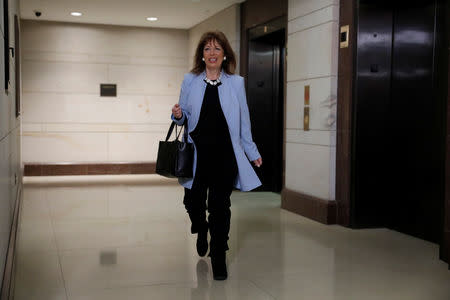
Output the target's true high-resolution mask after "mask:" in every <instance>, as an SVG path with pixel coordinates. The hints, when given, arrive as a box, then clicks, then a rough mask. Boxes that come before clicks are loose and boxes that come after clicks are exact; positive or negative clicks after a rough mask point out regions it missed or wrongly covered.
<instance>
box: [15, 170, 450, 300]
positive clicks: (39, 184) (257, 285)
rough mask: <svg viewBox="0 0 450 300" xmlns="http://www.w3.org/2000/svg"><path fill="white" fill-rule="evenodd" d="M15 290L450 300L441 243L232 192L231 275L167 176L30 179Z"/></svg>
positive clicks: (98, 296) (78, 296) (22, 294)
mask: <svg viewBox="0 0 450 300" xmlns="http://www.w3.org/2000/svg"><path fill="white" fill-rule="evenodd" d="M24 182H25V183H24V190H23V200H22V210H21V217H20V225H19V237H18V251H17V269H16V280H15V298H14V299H16V300H24V299H26V300H35V299H42V300H44V299H45V300H53V299H55V300H56V299H58V300H59V299H62V300H63V299H66V300H88V299H95V300H103V299H108V300H116V299H117V300H118V299H127V300H135V299H142V300H143V299H146V300H148V299H158V300H159V299H171V300H175V299H176V300H179V299H202V300H203V299H205V300H206V299H252V300H259V299H295V300H297V299H307V300H311V299H319V300H331V299H334V300H337V299H339V300H371V299H382V300H394V299H395V300H400V299H407V300H416V299H417V300H419V299H420V300H428V299H429V300H448V299H450V272H449V271H448V270H447V264H446V263H444V262H443V261H440V260H439V258H438V252H439V251H438V246H437V245H435V244H432V243H429V242H426V241H423V240H419V239H416V238H414V237H411V236H408V235H404V234H401V233H398V232H395V231H391V230H387V229H364V230H351V229H348V228H344V227H341V226H337V225H332V226H327V225H322V224H320V223H317V222H314V221H311V220H309V219H306V218H304V217H302V216H299V215H296V214H293V213H291V212H288V211H285V210H282V209H280V195H278V194H274V193H266V192H252V193H242V192H238V191H235V192H233V194H232V220H231V232H230V251H229V252H228V256H227V260H228V270H229V279H228V280H226V281H223V282H218V281H213V280H212V274H211V266H210V260H209V259H207V258H199V257H198V255H197V253H196V250H195V237H196V236H194V235H191V234H190V231H189V219H188V217H187V215H186V213H185V210H184V207H183V205H182V196H183V190H182V188H181V187H180V186H179V185H177V184H176V183H175V182H174V181H172V180H167V179H161V177H159V176H157V175H139V176H132V175H127V176H117V175H115V176H91V177H89V176H74V177H70V176H67V177H25V180H24Z"/></svg>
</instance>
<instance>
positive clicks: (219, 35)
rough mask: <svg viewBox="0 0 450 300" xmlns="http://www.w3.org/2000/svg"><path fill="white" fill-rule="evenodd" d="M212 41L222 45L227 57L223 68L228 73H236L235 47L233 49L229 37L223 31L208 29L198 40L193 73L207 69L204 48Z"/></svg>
mask: <svg viewBox="0 0 450 300" xmlns="http://www.w3.org/2000/svg"><path fill="white" fill-rule="evenodd" d="M210 41H215V42H217V43H218V44H219V45H220V46H221V47H222V49H223V53H224V56H226V57H227V59H226V60H224V61H223V62H222V69H223V70H224V71H225V73H227V74H230V75H232V74H234V71H235V69H236V55H235V54H234V51H233V49H231V46H230V43H229V42H228V39H227V37H226V36H225V34H223V32H221V31H208V32H205V33H204V34H203V35H202V37H201V38H200V41H199V42H198V45H197V50H195V56H194V68H192V70H191V73H194V74H197V75H198V74H200V73H202V72H203V71H205V67H206V65H205V62H204V61H203V60H202V58H203V49H204V48H205V45H206V44H207V43H208V42H210Z"/></svg>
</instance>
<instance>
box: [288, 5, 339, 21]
mask: <svg viewBox="0 0 450 300" xmlns="http://www.w3.org/2000/svg"><path fill="white" fill-rule="evenodd" d="M333 4H334V5H338V4H339V1H338V0H289V5H288V19H289V20H292V19H294V18H298V17H301V16H305V15H307V14H310V13H312V12H314V11H317V10H320V9H323V8H325V7H327V6H330V5H333Z"/></svg>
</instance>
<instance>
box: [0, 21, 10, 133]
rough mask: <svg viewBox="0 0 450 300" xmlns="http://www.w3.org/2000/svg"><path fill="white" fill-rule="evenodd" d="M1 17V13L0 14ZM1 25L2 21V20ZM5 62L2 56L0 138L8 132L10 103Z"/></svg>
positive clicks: (0, 67) (1, 46)
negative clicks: (6, 87) (6, 89)
mask: <svg viewBox="0 0 450 300" xmlns="http://www.w3.org/2000/svg"><path fill="white" fill-rule="evenodd" d="M0 15H1V16H2V18H3V14H0ZM2 26H3V21H2ZM4 48H5V47H4V43H3V42H1V43H0V53H3V49H4ZM4 69H5V62H4V59H3V56H2V59H0V139H2V138H4V137H5V136H6V135H7V134H8V132H9V118H10V115H9V114H10V105H9V102H10V101H9V98H8V95H7V94H6V93H5V73H4V72H3V70H4Z"/></svg>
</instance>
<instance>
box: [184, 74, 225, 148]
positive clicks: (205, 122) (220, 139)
mask: <svg viewBox="0 0 450 300" xmlns="http://www.w3.org/2000/svg"><path fill="white" fill-rule="evenodd" d="M220 85H221V83H220V82H218V83H217V85H211V84H209V83H207V85H206V90H205V96H204V97H203V103H202V108H201V111H200V117H199V120H198V123H197V126H196V127H195V129H194V130H193V131H192V132H191V137H192V138H193V139H194V141H195V143H196V144H201V145H208V146H211V145H215V146H222V147H223V146H225V145H230V146H231V138H230V132H229V131H228V124H227V121H226V119H225V116H224V114H223V111H222V107H221V105H220V100H219V90H218V87H219V86H220Z"/></svg>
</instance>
